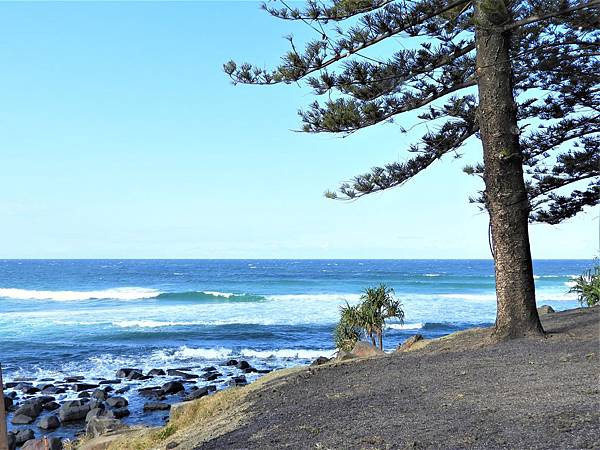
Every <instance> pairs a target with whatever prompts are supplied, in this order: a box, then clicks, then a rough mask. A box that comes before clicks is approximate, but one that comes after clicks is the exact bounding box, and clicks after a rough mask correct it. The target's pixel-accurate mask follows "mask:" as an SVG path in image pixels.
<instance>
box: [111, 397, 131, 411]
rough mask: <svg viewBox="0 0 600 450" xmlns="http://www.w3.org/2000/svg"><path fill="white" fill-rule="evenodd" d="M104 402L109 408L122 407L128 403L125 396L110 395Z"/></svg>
mask: <svg viewBox="0 0 600 450" xmlns="http://www.w3.org/2000/svg"><path fill="white" fill-rule="evenodd" d="M106 404H107V405H108V406H110V407H111V408H124V407H125V406H127V405H129V402H128V401H127V399H126V398H125V397H110V398H109V399H107V400H106Z"/></svg>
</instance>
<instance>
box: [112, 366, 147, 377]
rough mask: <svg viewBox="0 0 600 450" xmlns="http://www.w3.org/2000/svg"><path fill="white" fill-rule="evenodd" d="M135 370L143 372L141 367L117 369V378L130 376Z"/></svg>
mask: <svg viewBox="0 0 600 450" xmlns="http://www.w3.org/2000/svg"><path fill="white" fill-rule="evenodd" d="M133 371H135V372H140V373H141V372H142V371H141V370H140V369H130V368H123V369H119V370H117V373H116V375H115V376H116V377H117V378H127V377H128V376H129V374H130V373H131V372H133Z"/></svg>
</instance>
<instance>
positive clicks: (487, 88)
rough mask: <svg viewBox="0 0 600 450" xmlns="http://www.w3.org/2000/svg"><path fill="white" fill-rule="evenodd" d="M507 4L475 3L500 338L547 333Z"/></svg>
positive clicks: (496, 0)
mask: <svg viewBox="0 0 600 450" xmlns="http://www.w3.org/2000/svg"><path fill="white" fill-rule="evenodd" d="M504 4H505V3H504V2H503V1H502V0H477V1H476V2H475V20H476V34H475V38H476V44H477V77H478V87H479V107H478V120H479V126H480V133H481V140H482V142H483V160H484V166H485V170H484V180H485V200H486V207H487V209H488V212H489V215H490V224H491V233H492V249H493V252H494V264H495V271H496V301H497V312H496V327H495V331H494V336H495V337H496V338H498V339H508V338H515V337H519V336H525V335H540V334H543V332H544V331H543V329H542V325H541V323H540V320H539V317H538V313H537V309H536V303H535V285H534V281H533V266H532V262H531V251H530V248H529V232H528V219H529V202H528V199H527V193H526V191H525V182H524V178H523V165H522V154H521V148H520V146H519V137H518V135H519V129H518V126H517V115H516V113H517V111H516V109H517V106H516V103H515V101H514V98H513V87H512V73H511V64H510V60H509V45H510V36H509V35H508V34H507V33H506V32H503V31H502V25H503V24H504V23H505V22H506V20H507V19H508V18H509V14H510V13H508V12H506V11H505V10H504V11H503V9H502V7H503V5H504Z"/></svg>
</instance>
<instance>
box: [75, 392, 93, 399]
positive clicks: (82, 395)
mask: <svg viewBox="0 0 600 450" xmlns="http://www.w3.org/2000/svg"><path fill="white" fill-rule="evenodd" d="M91 396H92V394H90V393H89V392H87V391H83V392H80V393H79V395H78V396H77V398H90V397H91Z"/></svg>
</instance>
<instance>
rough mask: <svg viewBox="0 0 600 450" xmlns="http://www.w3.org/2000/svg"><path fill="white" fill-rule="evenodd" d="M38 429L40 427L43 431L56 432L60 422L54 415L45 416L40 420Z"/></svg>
mask: <svg viewBox="0 0 600 450" xmlns="http://www.w3.org/2000/svg"><path fill="white" fill-rule="evenodd" d="M38 427H40V428H41V429H42V430H55V429H56V428H58V427H60V420H59V419H58V417H57V416H54V415H52V416H44V417H42V418H41V419H40V422H39V423H38Z"/></svg>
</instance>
